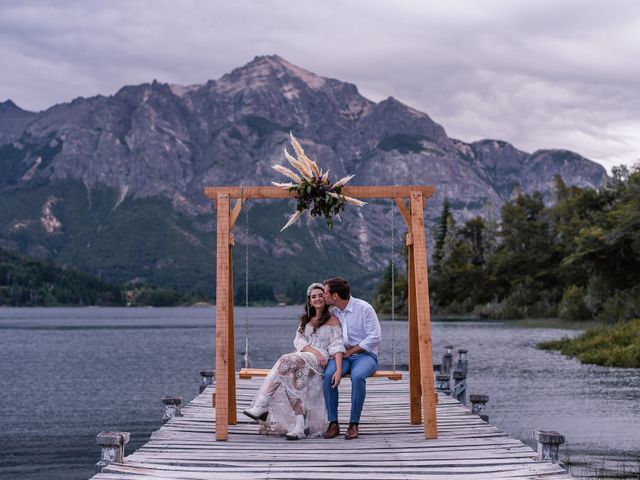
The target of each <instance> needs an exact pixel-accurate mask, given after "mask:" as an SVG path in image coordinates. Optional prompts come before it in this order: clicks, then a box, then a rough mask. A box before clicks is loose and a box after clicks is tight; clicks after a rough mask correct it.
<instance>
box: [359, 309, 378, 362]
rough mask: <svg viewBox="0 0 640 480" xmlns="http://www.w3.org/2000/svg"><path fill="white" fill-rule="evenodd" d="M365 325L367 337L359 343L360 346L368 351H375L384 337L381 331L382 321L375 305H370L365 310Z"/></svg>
mask: <svg viewBox="0 0 640 480" xmlns="http://www.w3.org/2000/svg"><path fill="white" fill-rule="evenodd" d="M363 320H364V322H363V325H364V331H365V334H366V337H365V338H364V340H362V341H361V342H360V343H359V345H360V348H362V349H363V350H366V351H367V352H371V353H375V352H376V351H377V349H378V345H379V344H380V339H381V338H382V335H381V331H380V322H379V321H378V315H376V312H375V310H374V309H373V307H371V306H369V307H367V308H366V309H365V311H364V312H363Z"/></svg>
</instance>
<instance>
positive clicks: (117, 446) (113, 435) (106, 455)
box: [96, 432, 131, 473]
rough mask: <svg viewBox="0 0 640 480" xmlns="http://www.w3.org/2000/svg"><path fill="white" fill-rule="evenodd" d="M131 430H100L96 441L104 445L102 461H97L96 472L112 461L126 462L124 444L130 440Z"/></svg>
mask: <svg viewBox="0 0 640 480" xmlns="http://www.w3.org/2000/svg"><path fill="white" fill-rule="evenodd" d="M130 437H131V434H130V433H129V432H100V433H99V434H98V435H97V437H96V443H97V444H98V445H100V446H101V447H102V451H101V452H100V461H99V462H98V463H96V473H100V472H102V469H103V468H104V467H106V466H107V465H109V464H110V463H123V462H124V446H125V445H126V444H127V443H128V442H129V438H130Z"/></svg>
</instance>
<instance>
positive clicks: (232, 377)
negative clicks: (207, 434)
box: [228, 235, 238, 425]
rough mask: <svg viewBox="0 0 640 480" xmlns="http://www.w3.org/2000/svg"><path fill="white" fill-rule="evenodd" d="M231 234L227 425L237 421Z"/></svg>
mask: <svg viewBox="0 0 640 480" xmlns="http://www.w3.org/2000/svg"><path fill="white" fill-rule="evenodd" d="M233 244H234V241H233V235H230V241H229V404H228V408H229V425H235V424H237V423H238V411H237V408H236V340H235V335H234V325H233V321H234V316H233V314H234V311H233V310H234V295H233V293H234V292H233Z"/></svg>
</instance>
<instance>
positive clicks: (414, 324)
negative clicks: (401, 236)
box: [406, 233, 422, 425]
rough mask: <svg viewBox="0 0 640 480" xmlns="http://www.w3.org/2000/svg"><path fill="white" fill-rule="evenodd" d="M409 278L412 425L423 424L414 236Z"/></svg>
mask: <svg viewBox="0 0 640 480" xmlns="http://www.w3.org/2000/svg"><path fill="white" fill-rule="evenodd" d="M406 243H407V277H408V281H409V282H408V283H409V292H408V297H409V298H408V300H409V302H408V303H409V321H408V322H407V323H408V324H409V325H408V326H409V407H410V415H411V423H412V424H413V425H419V424H420V423H422V410H421V409H422V405H421V399H422V394H421V389H420V349H419V346H418V317H417V315H416V277H415V267H414V259H413V235H411V233H408V234H407V242H406Z"/></svg>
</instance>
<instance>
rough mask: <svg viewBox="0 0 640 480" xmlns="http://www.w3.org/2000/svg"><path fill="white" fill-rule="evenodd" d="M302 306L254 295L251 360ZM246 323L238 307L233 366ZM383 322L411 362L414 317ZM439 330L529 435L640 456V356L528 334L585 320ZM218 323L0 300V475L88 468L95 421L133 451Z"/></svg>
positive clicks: (289, 334) (161, 313)
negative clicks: (592, 355) (567, 351)
mask: <svg viewBox="0 0 640 480" xmlns="http://www.w3.org/2000/svg"><path fill="white" fill-rule="evenodd" d="M299 310H300V309H299V308H294V307H283V308H252V309H250V319H249V322H248V323H249V328H248V330H249V332H250V335H249V337H250V350H249V351H250V355H251V360H252V363H253V366H254V367H270V366H271V364H272V363H273V361H274V360H275V359H276V358H277V357H278V356H279V355H280V354H281V353H282V352H286V351H290V350H291V348H292V346H291V343H292V339H293V336H294V330H295V326H296V321H297V320H296V317H297V315H298V314H299V313H300V311H299ZM245 324H246V320H245V314H244V311H243V309H239V310H238V311H237V312H236V351H237V352H238V366H240V362H241V361H242V355H241V354H242V352H243V350H244V331H245V329H246V325H245ZM382 327H383V336H384V338H383V345H382V347H381V352H380V363H381V364H386V365H391V364H392V362H393V358H392V355H391V352H392V351H393V350H395V353H396V355H395V360H396V364H397V365H399V366H400V365H404V364H406V358H407V357H406V355H407V347H406V343H407V331H406V323H404V322H401V321H396V322H395V325H392V323H391V322H389V321H386V322H383V325H382ZM432 333H433V342H434V352H435V354H436V355H435V361H436V362H437V363H439V361H440V355H441V354H442V352H443V350H444V345H447V344H452V345H455V347H456V349H457V348H466V349H468V350H469V374H468V386H469V391H470V392H471V393H486V394H488V395H490V397H491V400H490V401H489V403H488V405H487V407H488V413H489V418H490V422H491V423H493V424H495V425H497V426H498V427H500V428H501V429H502V430H504V431H506V432H508V433H510V434H511V435H513V436H515V437H518V438H520V439H521V440H522V441H524V442H525V443H528V444H529V445H532V446H533V444H532V442H531V431H532V430H533V429H544V430H557V431H559V432H561V433H563V434H564V435H565V436H566V437H567V444H566V445H565V446H564V447H562V450H561V452H562V453H563V454H564V455H565V456H566V455H567V453H568V454H569V455H570V460H571V461H581V460H582V459H583V458H584V457H585V456H586V457H587V458H588V459H592V458H593V457H594V456H595V455H600V456H602V455H606V456H607V458H608V459H609V460H608V461H609V464H607V465H606V466H607V467H608V466H612V467H613V468H618V469H620V468H622V467H620V465H623V463H624V462H622V463H621V461H619V460H616V458H615V457H616V456H619V457H621V458H624V459H627V460H628V461H637V460H636V459H637V457H638V456H639V455H640V454H639V453H638V452H639V448H638V447H639V445H640V415H639V413H640V402H639V401H638V400H639V399H640V370H625V369H616V368H606V367H597V366H589V365H580V364H579V363H578V362H577V361H575V360H572V359H567V358H565V357H562V356H561V355H559V354H553V353H548V352H544V351H539V350H536V349H535V348H533V346H534V345H535V344H536V343H537V342H540V341H543V340H549V339H553V338H558V337H561V336H563V335H575V334H576V332H573V331H568V330H560V329H532V328H514V327H511V326H510V325H508V324H505V323H502V322H452V323H444V322H434V323H433V328H432ZM214 335H215V329H214V320H213V310H212V309H189V308H167V309H124V308H76V309H67V308H60V309H0V402H1V404H2V405H3V406H5V407H4V412H3V415H2V416H0V422H2V425H1V426H2V435H0V451H2V452H3V455H2V457H0V478H3V479H9V478H20V479H34V480H35V479H45V478H46V479H72V478H78V479H79V478H87V477H88V476H90V475H91V474H92V472H93V464H94V463H95V462H96V461H97V460H98V456H99V450H98V447H96V446H95V435H96V434H97V433H98V432H99V431H100V430H111V429H114V430H124V431H130V432H131V433H132V439H131V442H130V443H129V445H128V448H127V452H131V451H133V449H135V448H138V447H139V446H140V445H142V444H143V443H145V442H146V441H147V439H148V437H149V434H150V433H151V432H152V431H153V430H156V429H157V428H158V427H159V426H160V423H161V418H162V404H161V403H160V398H161V397H162V396H163V395H168V394H170V395H182V397H183V398H184V400H185V401H188V400H190V399H191V398H193V397H194V396H195V395H196V394H197V393H198V382H199V373H198V372H199V370H200V369H202V368H208V367H209V368H210V367H212V366H213V364H214V358H215V357H214V339H215V336H214ZM393 337H395V338H396V342H395V349H394V348H392V343H393V342H392V338H393ZM7 407H9V408H7ZM365 408H366V407H365ZM624 465H625V467H624V468H629V469H632V468H633V464H632V463H631V464H630V463H624ZM602 466H605V465H604V464H603V463H602V461H601V460H597V465H596V468H600V467H602Z"/></svg>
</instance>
